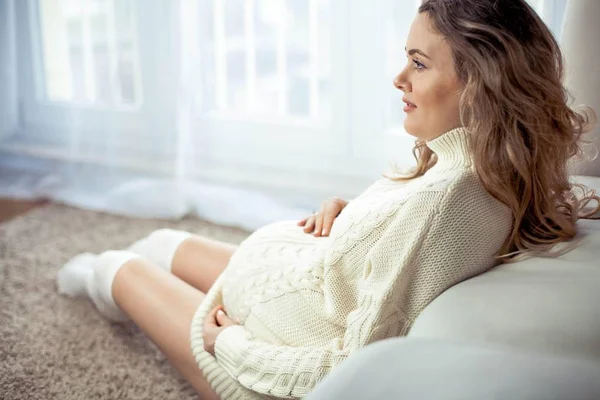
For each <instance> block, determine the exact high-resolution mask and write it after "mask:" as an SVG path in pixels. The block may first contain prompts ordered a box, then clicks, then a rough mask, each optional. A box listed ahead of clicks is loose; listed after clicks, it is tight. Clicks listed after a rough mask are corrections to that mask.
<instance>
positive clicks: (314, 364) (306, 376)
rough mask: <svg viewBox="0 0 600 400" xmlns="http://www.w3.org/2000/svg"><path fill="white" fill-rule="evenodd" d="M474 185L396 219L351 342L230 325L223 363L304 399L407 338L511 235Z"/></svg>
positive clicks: (422, 201)
mask: <svg viewBox="0 0 600 400" xmlns="http://www.w3.org/2000/svg"><path fill="white" fill-rule="evenodd" d="M472 184H473V182H467V183H466V184H465V182H457V183H456V184H453V185H451V186H450V187H449V188H447V190H445V191H443V190H436V188H432V189H430V190H429V191H427V192H423V193H419V194H417V195H416V196H415V197H414V198H412V199H411V200H409V202H408V203H407V204H405V205H403V206H402V208H401V209H400V210H399V211H398V213H396V214H395V215H394V216H393V217H392V218H393V220H392V221H391V222H390V223H389V225H388V227H387V229H386V231H385V232H384V234H383V235H382V237H381V238H380V239H379V241H378V242H377V243H376V245H375V246H374V247H373V248H372V250H371V251H370V252H369V253H368V255H367V257H366V260H365V264H364V265H365V267H364V275H363V279H362V281H361V287H360V304H359V307H358V308H357V309H356V310H354V311H353V312H351V313H350V314H349V315H348V318H347V329H346V333H345V335H344V337H340V338H337V339H335V340H333V341H332V342H331V343H330V344H329V345H328V346H325V347H290V346H279V345H273V344H269V343H265V342H263V341H259V340H254V338H253V337H252V335H251V333H250V332H248V331H246V330H245V329H244V328H243V327H242V326H233V327H228V328H226V329H225V330H224V331H222V332H221V334H220V335H219V336H218V337H217V340H216V344H215V351H216V358H217V360H218V361H219V364H220V365H221V366H223V368H224V369H225V370H227V371H228V372H229V374H231V375H232V376H233V377H234V378H236V379H237V380H238V381H239V382H240V383H241V384H242V385H244V386H245V387H247V388H250V389H252V390H254V391H257V392H260V393H264V394H269V395H274V396H277V397H283V398H294V397H301V396H305V395H307V394H308V393H309V392H310V391H311V390H312V389H313V388H314V386H315V385H316V384H317V383H318V382H319V381H321V380H322V379H323V378H324V377H325V376H326V375H327V374H328V373H329V372H330V371H331V370H332V369H333V368H335V367H336V366H337V365H339V364H340V363H341V362H343V361H344V360H345V359H346V358H347V357H348V356H349V355H350V354H352V353H353V352H354V351H355V350H357V349H358V348H360V347H363V346H365V345H367V344H369V343H372V342H374V341H376V340H380V339H385V338H388V337H393V336H402V335H406V334H407V333H408V330H409V329H410V326H411V325H412V322H413V320H414V319H415V318H416V316H417V315H418V314H419V313H420V312H421V310H422V309H423V308H424V307H425V306H426V305H427V304H429V302H431V301H432V300H433V299H434V298H435V297H437V296H438V295H439V294H441V293H442V292H443V291H444V290H446V289H447V288H449V287H451V286H453V285H455V284H456V283H458V282H460V281H463V280H465V279H468V278H470V277H472V276H474V275H477V274H479V273H481V272H483V271H485V270H487V269H489V268H490V267H491V266H492V265H493V264H494V255H495V253H496V251H497V250H498V249H499V248H500V246H501V244H502V243H503V241H504V238H505V237H506V235H507V234H508V231H509V229H510V215H509V214H507V209H506V208H505V207H504V206H502V205H501V204H499V203H498V202H497V201H496V200H494V199H492V198H491V197H490V196H488V195H487V194H486V193H485V192H482V191H481V190H479V189H478V188H477V187H475V188H473V187H471V186H470V185H472ZM457 185H458V187H456V186H457ZM298 328H299V329H302V327H298Z"/></svg>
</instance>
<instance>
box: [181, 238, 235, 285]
mask: <svg viewBox="0 0 600 400" xmlns="http://www.w3.org/2000/svg"><path fill="white" fill-rule="evenodd" d="M236 249H237V245H234V244H231V243H227V242H222V241H219V240H215V239H210V238H206V237H203V236H199V235H193V236H191V237H189V238H188V239H186V240H184V241H183V242H181V244H180V245H179V247H178V248H177V251H176V252H175V255H174V256H173V262H172V265H171V272H172V273H173V275H175V276H177V277H179V278H181V279H182V280H183V281H185V282H187V283H188V284H190V285H192V286H193V287H195V288H196V289H198V290H200V291H202V292H204V293H206V292H207V291H208V289H210V287H211V286H212V285H213V283H214V282H215V281H216V280H217V278H218V277H219V275H221V272H223V270H224V269H225V267H227V264H228V263H229V259H230V258H231V256H232V255H233V253H234V252H235V250H236Z"/></svg>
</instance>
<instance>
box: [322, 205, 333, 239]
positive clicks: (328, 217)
mask: <svg viewBox="0 0 600 400" xmlns="http://www.w3.org/2000/svg"><path fill="white" fill-rule="evenodd" d="M335 217H336V213H335V211H334V210H332V209H331V208H330V209H328V210H327V211H326V212H325V215H324V216H323V232H322V233H321V234H322V235H323V236H327V235H329V231H331V225H333V220H334V219H335Z"/></svg>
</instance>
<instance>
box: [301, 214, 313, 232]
mask: <svg viewBox="0 0 600 400" xmlns="http://www.w3.org/2000/svg"><path fill="white" fill-rule="evenodd" d="M314 229H315V217H314V215H313V216H312V217H308V219H307V221H306V225H304V233H311V232H312V231H313V230H314Z"/></svg>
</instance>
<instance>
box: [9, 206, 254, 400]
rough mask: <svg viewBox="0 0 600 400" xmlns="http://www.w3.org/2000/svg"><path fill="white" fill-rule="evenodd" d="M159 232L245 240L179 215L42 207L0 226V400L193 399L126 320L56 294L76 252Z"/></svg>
mask: <svg viewBox="0 0 600 400" xmlns="http://www.w3.org/2000/svg"><path fill="white" fill-rule="evenodd" d="M160 228H172V229H182V230H186V231H189V232H193V233H197V234H200V235H203V236H207V237H211V238H214V239H218V240H223V241H227V242H230V243H236V244H239V243H240V242H241V241H242V240H243V239H245V238H246V237H247V236H248V234H249V233H248V232H246V231H244V230H242V229H238V228H231V227H224V226H218V225H214V224H211V223H209V222H206V221H202V220H199V219H197V218H194V217H186V218H184V219H182V220H180V221H165V220H158V219H153V220H148V219H133V218H126V217H120V216H115V215H109V214H105V213H99V212H92V211H83V210H79V209H76V208H71V207H67V206H64V205H59V204H49V205H46V206H43V207H40V208H37V209H35V210H33V211H31V212H29V213H27V214H24V215H21V216H18V217H16V218H14V219H12V220H9V221H7V222H5V223H3V224H0V399H6V400H13V399H28V400H30V399H65V400H71V399H161V400H167V399H197V396H196V394H195V393H194V390H193V389H192V387H191V386H190V385H189V384H188V383H187V382H185V380H184V379H183V378H182V377H180V376H179V374H178V373H177V371H176V370H175V369H174V368H173V367H171V365H170V364H169V362H168V361H167V359H166V357H165V356H164V355H163V354H162V353H161V352H160V351H159V350H158V348H157V347H156V346H155V345H154V344H153V343H152V342H151V341H150V340H149V339H148V338H147V337H146V336H145V335H144V333H143V332H141V330H140V329H139V328H138V327H137V326H136V325H135V324H133V323H132V322H129V323H125V324H119V323H111V322H109V321H107V320H105V319H104V318H103V317H101V316H100V314H99V313H98V312H97V311H96V310H95V308H94V306H93V305H92V304H91V303H90V302H89V301H88V300H87V299H82V298H78V299H71V298H68V297H64V296H61V295H59V294H58V293H57V291H56V284H55V276H56V273H57V271H58V269H59V268H60V267H61V266H62V265H63V264H64V263H65V262H66V261H67V260H69V259H70V258H71V257H73V256H74V255H76V254H78V253H82V252H85V251H90V252H93V253H100V252H102V251H105V250H108V249H122V248H125V247H127V246H128V245H130V244H131V243H133V242H134V241H135V240H137V239H140V238H142V237H144V236H146V235H148V234H149V233H150V232H152V231H154V230H156V229H160Z"/></svg>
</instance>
